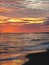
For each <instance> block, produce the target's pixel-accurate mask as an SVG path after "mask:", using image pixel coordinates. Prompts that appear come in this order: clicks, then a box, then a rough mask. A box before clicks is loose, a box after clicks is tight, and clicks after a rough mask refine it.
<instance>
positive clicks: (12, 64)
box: [0, 50, 46, 65]
mask: <svg viewBox="0 0 49 65" xmlns="http://www.w3.org/2000/svg"><path fill="white" fill-rule="evenodd" d="M41 52H46V50H36V51H30V52H23V53H21V54H6V55H5V54H2V55H0V58H7V59H4V60H2V61H1V62H0V65H22V64H24V63H25V62H27V61H29V59H28V58H25V57H26V56H27V55H28V54H34V53H41ZM17 56H19V59H16V57H17ZM12 57H15V58H13V59H8V58H12Z"/></svg>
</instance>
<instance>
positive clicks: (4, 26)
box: [0, 0, 49, 33]
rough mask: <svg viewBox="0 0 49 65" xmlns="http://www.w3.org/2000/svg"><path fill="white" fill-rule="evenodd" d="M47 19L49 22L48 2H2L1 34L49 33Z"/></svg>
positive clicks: (3, 0) (7, 0)
mask: <svg viewBox="0 0 49 65" xmlns="http://www.w3.org/2000/svg"><path fill="white" fill-rule="evenodd" d="M43 3H44V4H43ZM47 18H48V21H49V3H48V2H47V1H46V0H43V1H41V0H35V1H34V0H31V1H30V0H1V1H0V32H3V33H22V32H24V33H25V32H49V22H47V20H46V19H47ZM47 24H48V25H47Z"/></svg>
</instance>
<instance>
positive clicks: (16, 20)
mask: <svg viewBox="0 0 49 65" xmlns="http://www.w3.org/2000/svg"><path fill="white" fill-rule="evenodd" d="M44 21H45V18H12V17H5V16H0V23H23V24H24V22H26V23H25V24H39V23H44Z"/></svg>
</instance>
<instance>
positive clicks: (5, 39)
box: [0, 32, 49, 65]
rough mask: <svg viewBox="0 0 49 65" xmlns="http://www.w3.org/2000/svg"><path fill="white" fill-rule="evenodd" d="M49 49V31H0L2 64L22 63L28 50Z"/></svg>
mask: <svg viewBox="0 0 49 65" xmlns="http://www.w3.org/2000/svg"><path fill="white" fill-rule="evenodd" d="M47 49H49V33H46V32H45V33H0V65H22V64H23V63H24V60H25V55H26V53H27V52H30V51H35V50H40V51H41V50H47Z"/></svg>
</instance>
